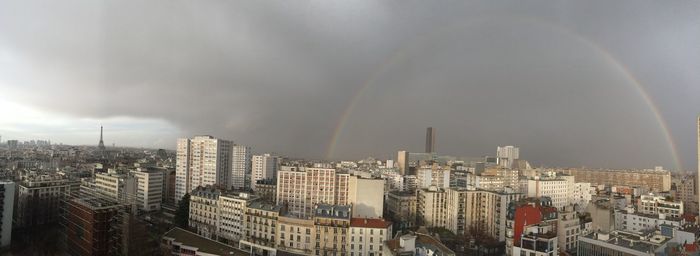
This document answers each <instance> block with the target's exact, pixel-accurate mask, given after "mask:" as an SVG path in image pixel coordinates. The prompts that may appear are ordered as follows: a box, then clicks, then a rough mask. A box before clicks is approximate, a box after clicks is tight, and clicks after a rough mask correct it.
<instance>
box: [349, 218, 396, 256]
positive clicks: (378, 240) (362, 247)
mask: <svg viewBox="0 0 700 256" xmlns="http://www.w3.org/2000/svg"><path fill="white" fill-rule="evenodd" d="M391 234H392V230H391V222H388V221H385V220H383V219H367V218H352V219H351V220H350V254H349V255H351V256H359V255H367V256H369V255H381V254H382V252H383V251H384V241H386V240H390V239H391Z"/></svg>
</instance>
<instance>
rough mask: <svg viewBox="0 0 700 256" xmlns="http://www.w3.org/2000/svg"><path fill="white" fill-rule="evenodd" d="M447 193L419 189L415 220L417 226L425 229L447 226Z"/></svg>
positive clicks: (431, 189)
mask: <svg viewBox="0 0 700 256" xmlns="http://www.w3.org/2000/svg"><path fill="white" fill-rule="evenodd" d="M447 204H448V201H447V193H445V190H444V189H439V188H437V187H430V188H427V189H419V190H418V194H417V206H416V219H417V222H418V225H423V226H427V227H445V226H447Z"/></svg>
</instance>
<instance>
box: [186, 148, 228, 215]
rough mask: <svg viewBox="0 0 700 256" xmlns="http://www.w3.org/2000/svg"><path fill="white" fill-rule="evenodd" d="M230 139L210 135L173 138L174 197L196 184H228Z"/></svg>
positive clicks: (195, 186) (187, 191) (198, 185)
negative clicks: (175, 145)
mask: <svg viewBox="0 0 700 256" xmlns="http://www.w3.org/2000/svg"><path fill="white" fill-rule="evenodd" d="M232 146H233V142H231V141H228V140H222V139H216V138H214V137H212V136H195V137H194V138H192V139H189V138H181V139H178V140H177V155H176V159H175V160H176V161H175V173H176V182H175V183H176V184H175V199H176V200H175V201H176V203H177V202H179V201H180V199H182V197H183V196H184V195H185V194H187V193H189V192H190V191H192V190H194V189H195V188H197V187H200V186H207V185H219V186H224V187H230V185H229V184H228V181H230V179H229V174H230V171H231V157H232V154H231V151H232Z"/></svg>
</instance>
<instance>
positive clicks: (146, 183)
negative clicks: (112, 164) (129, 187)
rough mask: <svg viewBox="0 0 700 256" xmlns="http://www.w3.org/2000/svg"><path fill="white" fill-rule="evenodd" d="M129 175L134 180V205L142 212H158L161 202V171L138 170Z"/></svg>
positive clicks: (162, 174)
mask: <svg viewBox="0 0 700 256" xmlns="http://www.w3.org/2000/svg"><path fill="white" fill-rule="evenodd" d="M131 174H132V175H133V176H134V178H136V204H137V205H138V207H139V208H140V209H142V210H144V211H156V210H160V205H161V203H162V202H163V184H164V182H163V179H164V177H163V176H164V174H165V173H163V171H161V170H158V169H146V168H138V169H137V170H135V171H132V172H131Z"/></svg>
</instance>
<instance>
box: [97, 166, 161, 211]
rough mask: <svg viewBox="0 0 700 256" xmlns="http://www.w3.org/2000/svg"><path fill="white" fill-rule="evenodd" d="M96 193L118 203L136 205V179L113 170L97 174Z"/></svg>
mask: <svg viewBox="0 0 700 256" xmlns="http://www.w3.org/2000/svg"><path fill="white" fill-rule="evenodd" d="M161 182H162V181H161ZM95 192H96V193H98V194H101V195H102V196H104V197H107V198H110V199H112V200H116V201H118V202H123V203H136V197H137V195H136V193H137V184H136V178H134V177H132V176H129V175H128V174H125V173H124V174H120V173H117V172H116V171H114V170H112V169H110V170H109V172H108V173H98V174H95Z"/></svg>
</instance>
